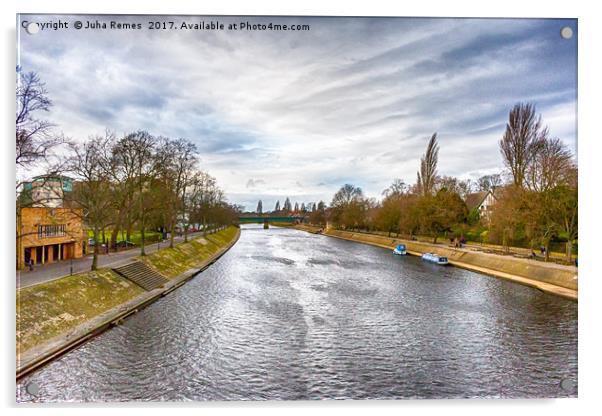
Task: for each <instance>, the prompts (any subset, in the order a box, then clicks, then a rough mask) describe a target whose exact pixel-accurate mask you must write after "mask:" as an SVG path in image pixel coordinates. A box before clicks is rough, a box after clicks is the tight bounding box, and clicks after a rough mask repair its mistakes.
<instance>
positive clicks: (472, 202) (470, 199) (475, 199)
mask: <svg viewBox="0 0 602 416" xmlns="http://www.w3.org/2000/svg"><path fill="white" fill-rule="evenodd" d="M488 193H489V192H487V191H481V192H475V193H472V194H468V195H466V200H465V201H464V202H465V203H466V206H467V207H468V209H469V210H473V209H475V208H478V207H479V206H480V205H481V204H482V203H483V201H484V200H485V198H486V197H487V194H488Z"/></svg>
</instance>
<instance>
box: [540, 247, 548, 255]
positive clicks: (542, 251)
mask: <svg viewBox="0 0 602 416" xmlns="http://www.w3.org/2000/svg"><path fill="white" fill-rule="evenodd" d="M539 251H540V252H541V255H542V256H543V255H545V254H546V247H545V246H541V247H539Z"/></svg>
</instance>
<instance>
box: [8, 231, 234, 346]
mask: <svg viewBox="0 0 602 416" xmlns="http://www.w3.org/2000/svg"><path fill="white" fill-rule="evenodd" d="M236 232H237V228H236V227H228V228H227V229H225V230H222V231H219V232H217V233H215V234H210V235H208V236H207V237H205V238H198V239H196V240H193V241H190V242H188V243H181V244H178V245H177V246H175V247H174V248H173V249H169V248H167V249H162V250H160V251H158V252H154V253H152V254H150V255H148V256H145V257H143V258H142V260H143V261H145V262H146V263H147V264H149V265H151V266H152V267H154V268H155V269H156V270H158V271H159V272H160V273H162V274H163V275H165V276H166V277H169V278H173V277H175V276H177V275H179V274H181V273H183V272H185V271H187V270H189V269H191V268H193V267H195V266H197V265H199V264H200V263H202V262H203V261H204V260H206V259H207V258H209V257H210V256H211V255H212V254H215V253H216V252H218V251H219V250H220V249H221V248H223V247H224V246H226V245H227V244H228V243H229V242H231V241H232V240H233V239H234V238H235V236H236ZM142 293H144V289H142V288H141V287H139V286H138V285H136V284H134V283H132V282H130V281H129V280H127V279H124V278H122V277H121V276H119V275H117V274H115V273H114V272H113V271H111V270H110V269H100V270H97V271H95V272H92V271H90V272H85V273H78V274H75V275H73V276H67V277H63V278H61V279H57V280H53V281H50V282H46V283H41V284H39V285H35V286H30V287H25V288H22V289H18V290H17V317H16V318H17V340H16V341H17V354H20V353H22V352H24V351H27V350H28V349H30V348H32V347H35V346H37V345H40V344H42V343H44V342H45V341H48V340H50V339H51V338H53V337H55V336H57V335H60V334H62V333H66V332H68V331H71V330H73V329H74V328H75V327H77V326H78V325H80V324H82V323H84V322H85V321H88V320H90V319H92V318H94V317H96V316H98V315H100V314H101V313H103V312H106V311H108V310H109V309H111V308H114V307H116V306H119V305H121V304H123V303H125V302H127V301H129V300H131V299H133V298H134V297H136V296H138V295H140V294H142Z"/></svg>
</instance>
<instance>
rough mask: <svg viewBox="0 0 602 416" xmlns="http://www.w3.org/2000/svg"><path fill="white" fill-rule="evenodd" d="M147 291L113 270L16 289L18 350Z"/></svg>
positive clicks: (88, 273)
mask: <svg viewBox="0 0 602 416" xmlns="http://www.w3.org/2000/svg"><path fill="white" fill-rule="evenodd" d="M143 292H144V290H143V289H142V288H141V287H139V286H137V285H136V284H134V283H132V282H129V281H128V280H126V279H124V278H122V277H120V276H118V275H117V274H115V273H114V272H112V271H111V270H110V269H103V270H97V271H95V272H85V273H78V274H75V275H73V276H68V277H64V278H62V279H57V280H53V281H50V282H47V283H43V284H39V285H35V286H30V287H26V288H22V289H19V290H17V353H19V352H23V351H26V350H28V349H30V348H31V347H34V346H36V345H38V344H41V343H43V342H44V341H47V340H49V339H51V338H53V337H55V336H57V335H59V334H61V333H63V332H66V331H69V330H71V329H73V328H75V327H76V326H78V325H79V324H81V323H83V322H85V321H87V320H89V319H91V318H93V317H95V316H97V315H99V314H101V313H103V312H105V311H107V310H109V309H111V308H113V307H115V306H117V305H120V304H121V303H124V302H126V301H128V300H130V299H132V298H134V297H135V296H137V295H139V294H141V293H143Z"/></svg>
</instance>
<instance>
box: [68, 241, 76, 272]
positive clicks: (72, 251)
mask: <svg viewBox="0 0 602 416" xmlns="http://www.w3.org/2000/svg"><path fill="white" fill-rule="evenodd" d="M70 243H72V244H73V245H72V246H71V247H72V249H71V256H69V276H73V255H74V254H75V240H71V241H70Z"/></svg>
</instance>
